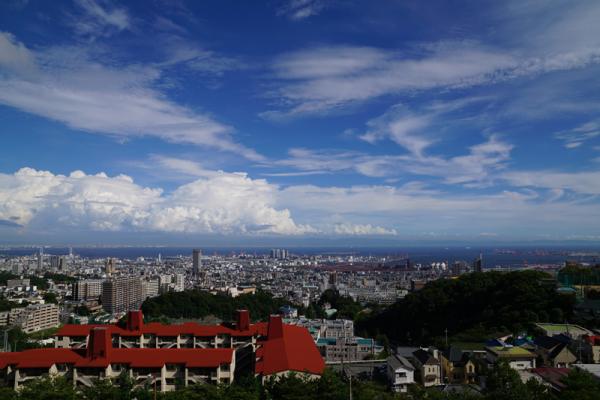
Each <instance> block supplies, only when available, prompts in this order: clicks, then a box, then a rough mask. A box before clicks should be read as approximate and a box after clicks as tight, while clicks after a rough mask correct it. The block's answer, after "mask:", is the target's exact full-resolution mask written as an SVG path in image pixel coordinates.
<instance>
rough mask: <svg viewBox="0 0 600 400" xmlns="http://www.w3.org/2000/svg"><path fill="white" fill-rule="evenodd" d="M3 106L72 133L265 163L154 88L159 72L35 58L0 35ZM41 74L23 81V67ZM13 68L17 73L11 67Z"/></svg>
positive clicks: (76, 55)
mask: <svg viewBox="0 0 600 400" xmlns="http://www.w3.org/2000/svg"><path fill="white" fill-rule="evenodd" d="M0 46H2V47H3V48H5V49H8V50H9V51H8V52H6V53H4V54H7V56H3V58H2V59H1V64H0V67H3V69H4V70H5V71H6V72H7V73H6V74H3V75H0V103H1V104H5V105H8V106H11V107H15V108H18V109H20V110H23V111H26V112H29V113H32V114H36V115H40V116H43V117H46V118H50V119H53V120H56V121H60V122H62V123H65V124H66V125H68V126H70V127H71V128H74V129H79V130H84V131H88V132H91V133H100V134H105V135H111V136H115V137H120V138H133V137H142V136H154V137H158V138H160V139H163V140H166V141H169V142H173V143H189V144H195V145H204V146H210V147H213V148H217V149H219V150H225V151H231V152H235V153H238V154H241V155H243V156H244V157H246V158H248V159H252V160H260V159H262V157H261V156H260V155H259V154H258V153H256V152H255V151H254V150H252V149H248V148H246V147H244V146H242V145H240V144H238V143H236V142H234V141H233V140H232V138H231V133H232V131H233V130H232V128H231V127H229V126H227V125H224V124H222V123H220V122H217V121H216V120H214V119H213V118H212V117H211V116H209V115H207V114H201V113H198V112H195V111H192V110H190V109H187V108H185V107H181V106H178V105H177V104H175V103H173V102H171V101H169V100H168V99H167V98H166V97H165V96H164V95H163V94H162V93H160V92H159V91H157V90H156V89H155V88H154V87H153V86H154V84H155V83H156V82H157V81H158V80H159V79H160V77H161V71H160V70H159V69H157V68H155V67H148V66H140V65H130V66H114V65H105V64H101V63H99V62H94V61H92V60H90V59H89V57H88V55H87V54H86V52H85V51H81V49H73V48H68V49H66V48H51V49H48V50H46V51H41V52H37V53H34V52H32V51H30V50H27V49H26V48H25V47H24V46H23V45H22V44H21V43H18V42H16V41H15V40H14V38H13V37H12V36H10V35H8V34H4V33H0ZM32 60H36V63H35V64H33V65H34V66H35V67H36V68H37V69H38V72H37V73H36V74H34V75H33V76H32V75H31V74H22V73H20V71H19V70H18V68H16V67H18V65H24V66H25V67H29V69H31V65H32ZM6 65H8V66H9V67H10V69H9V68H4V67H5V66H6ZM11 65H12V67H11Z"/></svg>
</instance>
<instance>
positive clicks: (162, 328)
mask: <svg viewBox="0 0 600 400" xmlns="http://www.w3.org/2000/svg"><path fill="white" fill-rule="evenodd" d="M95 327H106V328H108V329H109V330H110V334H111V335H119V336H124V337H125V336H141V335H142V334H154V335H156V336H177V335H194V336H217V335H231V336H233V337H240V336H253V335H256V334H262V330H263V329H264V328H262V327H261V326H260V324H253V325H250V328H249V329H248V330H246V331H238V330H236V329H233V328H230V327H228V326H225V325H200V324H197V323H195V322H186V323H183V324H177V325H164V324H161V323H157V322H151V323H148V324H144V325H143V326H142V328H141V329H139V330H133V331H131V330H127V329H125V328H122V327H120V326H118V325H116V324H114V325H63V326H62V327H61V328H60V329H59V330H58V332H56V336H68V337H76V336H87V335H88V334H89V332H90V331H91V330H92V329H93V328H95Z"/></svg>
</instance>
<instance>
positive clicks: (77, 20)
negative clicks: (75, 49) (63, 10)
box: [71, 0, 131, 37]
mask: <svg viewBox="0 0 600 400" xmlns="http://www.w3.org/2000/svg"><path fill="white" fill-rule="evenodd" d="M75 4H77V5H78V6H79V7H80V9H81V11H83V14H82V15H76V16H72V17H71V19H72V25H73V28H74V29H75V31H76V32H77V33H78V34H80V35H85V36H90V37H96V36H110V35H112V34H113V33H117V32H121V31H123V30H126V29H131V17H130V16H129V14H128V13H127V11H126V10H125V9H124V8H121V7H113V6H110V5H109V4H108V3H107V2H99V1H96V0H76V1H75Z"/></svg>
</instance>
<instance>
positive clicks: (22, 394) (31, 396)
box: [18, 377, 80, 400]
mask: <svg viewBox="0 0 600 400" xmlns="http://www.w3.org/2000/svg"><path fill="white" fill-rule="evenodd" d="M79 398H80V397H79V396H78V393H77V392H76V391H75V388H73V384H72V383H71V382H69V381H68V380H67V379H65V378H63V377H54V378H47V379H34V380H32V381H29V382H28V383H27V384H26V385H24V386H23V388H22V389H20V391H19V394H18V399H22V400H76V399H79Z"/></svg>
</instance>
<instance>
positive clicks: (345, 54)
mask: <svg viewBox="0 0 600 400" xmlns="http://www.w3.org/2000/svg"><path fill="white" fill-rule="evenodd" d="M416 53H417V54H415V51H405V52H400V51H391V50H384V49H378V48H372V47H352V46H328V47H317V48H312V49H306V50H301V51H297V52H293V53H290V54H286V55H283V56H281V57H280V58H279V59H278V60H276V61H275V63H274V65H273V69H274V72H275V74H276V76H278V77H279V78H280V79H281V80H282V85H281V87H280V88H279V90H278V91H276V92H275V93H273V95H274V96H278V97H280V98H283V99H285V101H286V102H288V103H289V104H291V105H292V107H291V109H289V110H287V111H283V112H281V114H282V115H290V116H292V115H299V114H306V113H318V112H322V111H327V110H331V109H335V108H337V107H341V106H345V105H348V104H349V103H354V102H360V101H365V100H368V99H372V98H375V97H379V96H382V95H386V94H394V93H401V92H404V91H410V90H422V89H431V88H437V87H464V86H471V85H475V84H480V83H482V82H490V81H494V80H497V79H500V77H499V76H498V74H499V73H500V71H504V70H507V69H514V68H515V66H516V65H517V63H516V61H515V59H514V58H513V56H512V55H511V54H509V53H506V52H501V51H498V50H495V49H491V48H488V47H485V46H483V45H481V44H477V43H473V42H442V43H437V44H435V45H428V46H422V47H420V48H418V49H417V51H416ZM266 116H270V117H274V116H275V117H276V116H277V114H272V113H271V114H266Z"/></svg>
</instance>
